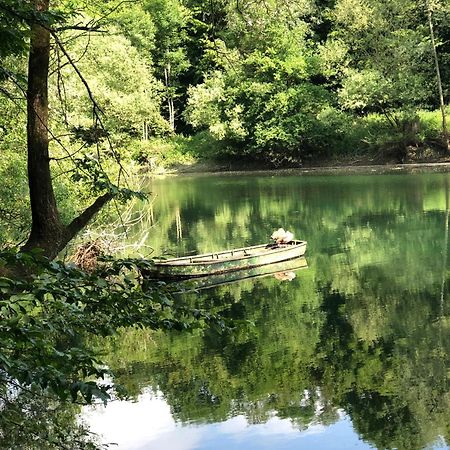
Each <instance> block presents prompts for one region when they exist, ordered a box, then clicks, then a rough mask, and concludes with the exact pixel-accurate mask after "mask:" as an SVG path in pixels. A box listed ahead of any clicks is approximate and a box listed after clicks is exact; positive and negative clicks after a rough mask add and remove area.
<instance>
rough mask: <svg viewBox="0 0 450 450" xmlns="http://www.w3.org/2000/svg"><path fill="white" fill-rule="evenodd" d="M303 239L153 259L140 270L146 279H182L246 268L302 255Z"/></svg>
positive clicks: (303, 249)
mask: <svg viewBox="0 0 450 450" xmlns="http://www.w3.org/2000/svg"><path fill="white" fill-rule="evenodd" d="M306 244H307V243H306V241H292V242H290V243H288V244H280V245H276V246H275V245H274V246H267V245H257V246H254V247H245V248H240V249H236V250H230V251H225V252H219V253H210V254H204V255H197V256H194V257H184V258H175V259H169V260H162V261H156V262H155V263H154V266H153V268H152V269H148V270H146V271H145V273H143V275H144V276H145V277H147V278H156V279H185V278H194V277H202V276H205V275H213V274H220V273H226V272H233V271H236V270H242V269H250V268H253V267H259V266H264V265H267V264H273V263H279V262H282V261H287V260H289V259H294V258H298V257H300V256H303V255H304V254H305V252H306Z"/></svg>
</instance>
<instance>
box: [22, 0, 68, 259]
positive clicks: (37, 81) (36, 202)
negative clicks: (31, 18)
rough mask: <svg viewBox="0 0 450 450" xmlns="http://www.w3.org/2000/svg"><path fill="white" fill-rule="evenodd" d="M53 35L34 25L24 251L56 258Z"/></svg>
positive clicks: (45, 4) (42, 7) (44, 1)
mask: <svg viewBox="0 0 450 450" xmlns="http://www.w3.org/2000/svg"><path fill="white" fill-rule="evenodd" d="M34 6H35V8H36V10H37V11H48V8H49V0H34ZM49 60H50V32H49V31H48V30H47V29H46V28H44V27H43V26H41V25H39V24H38V23H33V24H32V25H31V38H30V54H29V61H28V90H27V143H28V185H29V189H30V203H31V216H32V226H31V233H30V236H29V238H28V241H27V243H26V244H25V246H24V247H23V249H22V250H24V251H27V250H31V249H33V248H40V249H42V250H43V252H44V254H47V255H51V256H52V257H53V256H56V255H53V253H54V252H53V251H52V249H53V248H54V247H55V243H58V242H59V241H60V240H61V238H62V234H63V225H62V223H61V219H60V217H59V213H58V208H57V206H56V200H55V195H54V192H53V186H52V179H51V173H50V160H49V152H48V67H49Z"/></svg>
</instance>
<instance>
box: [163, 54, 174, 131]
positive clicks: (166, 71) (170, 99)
mask: <svg viewBox="0 0 450 450" xmlns="http://www.w3.org/2000/svg"><path fill="white" fill-rule="evenodd" d="M170 78H171V66H170V63H167V66H166V67H165V68H164V80H165V82H166V90H167V107H168V109H169V125H170V128H171V129H172V131H175V106H174V104H173V97H172V93H171V92H170V83H171V80H170Z"/></svg>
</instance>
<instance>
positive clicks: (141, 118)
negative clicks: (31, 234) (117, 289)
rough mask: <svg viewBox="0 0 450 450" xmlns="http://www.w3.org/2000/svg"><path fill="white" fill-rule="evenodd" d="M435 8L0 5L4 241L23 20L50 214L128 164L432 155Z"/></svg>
mask: <svg viewBox="0 0 450 450" xmlns="http://www.w3.org/2000/svg"><path fill="white" fill-rule="evenodd" d="M33 3H35V4H37V5H44V4H47V6H46V8H49V9H48V10H47V11H43V12H42V11H41V12H36V11H34V12H33V8H34V7H33V6H32V4H33ZM449 16H450V9H449V6H448V4H447V3H446V2H439V1H434V0H424V1H421V2H413V1H408V0H396V1H389V2H384V1H378V0H366V1H362V0H336V1H326V2H319V1H318V2H314V1H309V0H305V1H301V2H300V1H295V2H294V1H292V2H291V1H278V0H270V1H269V0H268V1H264V2H252V1H247V0H242V1H241V0H237V1H236V2H234V1H233V2H227V1H181V0H148V1H147V0H145V1H144V0H142V1H136V2H131V3H130V2H122V1H119V0H110V1H106V2H100V1H95V2H83V1H79V2H77V1H53V2H50V5H49V4H48V2H28V1H22V2H18V3H17V2H15V1H12V0H2V1H1V2H0V25H1V27H0V33H1V40H0V57H1V64H0V83H1V84H0V93H1V94H2V95H1V96H0V102H1V110H2V115H1V118H0V148H1V152H2V158H1V161H0V174H1V178H2V184H1V186H0V197H1V198H2V200H3V202H2V206H1V209H0V220H2V228H3V227H8V228H9V229H10V230H9V231H11V228H13V229H14V230H15V231H16V233H15V234H16V235H15V236H10V237H9V238H8V239H9V241H12V242H15V241H17V238H18V236H17V232H19V234H20V232H22V235H21V236H20V237H21V238H24V236H23V235H26V233H27V231H26V230H28V228H29V221H30V216H29V213H28V203H27V197H28V195H27V189H28V186H27V181H26V157H27V152H26V142H27V134H26V130H27V126H26V123H27V118H26V117H27V106H26V101H25V99H26V92H27V80H28V81H29V80H30V78H29V77H28V71H29V70H30V67H29V65H27V60H28V56H29V55H28V42H29V40H28V39H29V35H30V24H31V23H32V22H33V20H34V21H35V22H37V23H39V22H40V23H43V24H44V25H45V26H46V27H47V28H48V30H50V31H49V37H48V39H49V52H50V54H49V61H48V65H49V68H48V71H47V72H46V75H48V80H47V81H48V89H49V93H48V111H47V113H48V118H47V119H46V120H48V124H47V125H46V127H47V130H46V131H47V132H48V137H47V139H48V146H49V152H50V153H49V154H50V161H51V164H50V168H49V170H51V173H52V175H51V177H52V184H53V189H54V190H55V195H56V200H57V202H58V205H59V214H60V215H61V220H62V221H64V220H68V219H69V218H70V217H73V216H75V215H76V213H77V211H83V208H86V207H87V206H88V205H89V204H90V203H91V202H92V200H93V199H95V198H98V199H100V197H101V195H104V194H105V192H107V191H109V192H110V193H111V191H114V192H116V191H117V188H118V186H119V185H120V184H121V183H120V181H123V178H124V177H123V175H124V173H126V172H128V174H130V173H131V174H134V173H136V172H137V171H138V168H139V167H141V166H143V167H146V168H150V169H151V170H158V168H160V167H167V166H170V165H180V164H189V163H192V162H193V161H197V160H202V159H203V160H205V159H206V160H213V159H216V160H217V159H222V160H223V159H225V160H227V161H230V162H231V163H233V166H234V167H240V165H241V164H243V163H246V164H247V165H246V166H245V167H248V164H249V163H250V164H251V163H252V162H253V163H257V164H259V167H260V166H261V164H262V165H265V166H270V167H283V166H295V167H298V166H300V165H302V164H314V163H317V162H322V163H323V161H329V162H330V161H332V162H333V163H336V162H339V163H345V162H348V161H351V162H358V161H359V162H389V161H393V162H399V161H401V162H405V161H420V160H427V159H428V160H435V159H436V158H439V157H444V158H445V157H446V154H447V150H448V136H447V125H446V116H445V102H446V98H447V94H448V87H449V82H448V80H449V74H450V56H449V55H450V44H449V39H448V38H449V34H450V26H449V23H450V21H449ZM31 70H32V73H34V70H33V67H31ZM44 72H45V70H44ZM40 76H42V74H41V75H40ZM38 122H39V121H38ZM47 178H48V179H50V175H49V174H48V175H47ZM129 178H130V177H129ZM131 178H132V177H131ZM128 182H129V183H130V185H131V186H132V187H135V184H133V180H129V181H128ZM122 187H123V183H122ZM131 190H132V189H131ZM93 192H94V193H95V194H97V197H93V196H92V193H93ZM121 192H122V194H123V195H124V196H127V195H129V194H130V192H128V191H125V192H124V191H121ZM103 200H104V202H107V201H109V200H110V197H109V196H104V197H103ZM52 202H53V201H52ZM98 206H99V208H98V209H100V207H101V206H102V205H98ZM54 209H55V208H54ZM5 219H6V220H5ZM85 219H86V218H85ZM84 221H86V220H84ZM5 222H6V224H5ZM57 225H58V224H56V225H55V227H57ZM73 225H77V224H73ZM78 225H79V226H78V227H75V228H78V229H79V228H81V224H78ZM74 231H77V230H72V232H68V233H66V236H65V239H61V241H62V242H61V245H60V247H61V248H62V247H64V245H63V243H64V242H63V241H67V240H70V238H71V235H73V234H76V233H74ZM5 240H6V237H5V236H3V239H2V241H3V245H4V241H5ZM19 240H20V239H19ZM30 247H31V245H30ZM61 248H59V249H58V250H61ZM53 253H54V252H53Z"/></svg>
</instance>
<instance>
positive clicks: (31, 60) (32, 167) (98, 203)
mask: <svg viewBox="0 0 450 450" xmlns="http://www.w3.org/2000/svg"><path fill="white" fill-rule="evenodd" d="M3 3H4V4H2V5H0V6H2V9H3V11H6V13H7V14H9V17H10V18H11V17H17V19H16V20H17V21H18V22H20V23H28V24H29V25H30V43H29V57H28V85H27V151H28V183H29V193H30V206H31V213H32V226H31V232H30V235H29V237H28V240H27V242H26V243H25V245H24V246H23V247H22V250H23V251H30V250H32V249H36V248H38V249H41V250H42V252H43V254H44V255H45V256H47V257H49V258H54V257H55V256H56V255H57V254H58V253H59V252H60V251H61V250H62V249H63V248H64V247H65V246H66V245H67V243H68V242H69V241H70V240H71V239H72V238H73V237H74V236H75V235H76V234H77V233H78V232H79V231H80V230H81V229H82V228H83V227H84V226H86V224H87V223H88V222H89V221H90V220H91V219H92V218H93V216H94V215H95V214H96V213H97V212H98V211H99V210H100V209H101V208H102V207H103V206H104V205H105V204H106V203H107V202H108V201H110V200H111V199H112V198H113V196H114V195H113V193H112V192H106V193H104V194H103V195H101V196H99V197H98V198H97V199H96V200H95V201H94V202H93V203H92V204H91V205H90V206H89V207H88V208H86V209H85V210H84V211H83V212H82V213H81V214H80V215H79V216H78V217H76V218H75V219H73V220H72V221H71V222H70V223H69V224H65V223H63V221H62V220H61V217H60V214H59V211H58V207H57V202H56V199H55V194H54V191H53V184H52V177H51V169H50V155H49V127H48V116H49V106H48V78H49V61H50V41H51V35H52V34H54V37H55V40H56V43H57V45H61V43H60V41H59V40H58V38H57V36H56V32H55V30H54V29H53V28H52V26H51V20H49V18H52V17H53V18H54V16H53V15H52V14H51V11H50V0H33V1H32V2H31V4H30V5H29V9H28V10H24V9H18V7H17V9H16V10H15V9H14V5H13V4H12V3H11V2H8V1H6V2H3ZM19 6H20V7H22V5H19Z"/></svg>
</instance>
